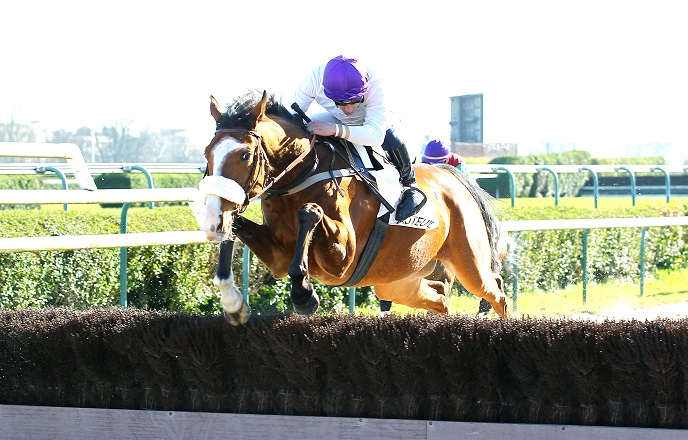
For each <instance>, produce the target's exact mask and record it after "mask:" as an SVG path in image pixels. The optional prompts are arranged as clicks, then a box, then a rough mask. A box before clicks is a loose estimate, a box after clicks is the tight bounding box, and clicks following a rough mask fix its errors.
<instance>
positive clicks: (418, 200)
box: [387, 144, 428, 222]
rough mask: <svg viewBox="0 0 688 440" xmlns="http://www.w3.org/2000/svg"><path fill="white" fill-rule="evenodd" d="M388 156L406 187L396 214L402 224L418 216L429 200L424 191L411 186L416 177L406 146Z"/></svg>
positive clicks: (390, 152) (402, 145) (389, 152)
mask: <svg viewBox="0 0 688 440" xmlns="http://www.w3.org/2000/svg"><path fill="white" fill-rule="evenodd" d="M387 156H388V157H389V160H390V161H391V162H392V164H393V165H394V167H395V168H396V169H397V171H399V181H400V182H401V184H402V185H403V186H404V188H403V189H402V190H401V191H402V192H401V200H399V204H398V205H397V209H396V214H395V218H396V219H397V221H399V222H401V221H404V220H406V219H407V218H409V217H411V216H412V215H414V214H417V213H418V211H420V209H421V208H422V207H423V205H425V202H427V201H428V198H427V197H425V194H423V191H421V190H420V189H419V188H418V187H416V186H411V185H412V184H414V183H416V175H415V173H414V172H413V165H411V158H410V157H409V154H408V150H407V149H406V145H404V144H401V146H400V147H398V148H395V149H393V150H388V151H387Z"/></svg>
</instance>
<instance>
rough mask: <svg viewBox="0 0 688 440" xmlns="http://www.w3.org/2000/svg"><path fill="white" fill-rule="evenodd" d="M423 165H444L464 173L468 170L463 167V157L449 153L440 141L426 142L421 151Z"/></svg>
mask: <svg viewBox="0 0 688 440" xmlns="http://www.w3.org/2000/svg"><path fill="white" fill-rule="evenodd" d="M421 160H422V162H423V163H429V164H437V163H446V164H448V165H451V166H453V167H456V168H458V169H459V171H462V172H464V173H468V170H467V169H466V167H465V166H464V162H463V157H461V156H460V155H458V154H456V153H452V152H451V151H449V148H447V147H445V146H444V145H442V141H437V140H432V141H430V142H428V144H427V145H426V146H425V150H424V151H423V158H422V159H421Z"/></svg>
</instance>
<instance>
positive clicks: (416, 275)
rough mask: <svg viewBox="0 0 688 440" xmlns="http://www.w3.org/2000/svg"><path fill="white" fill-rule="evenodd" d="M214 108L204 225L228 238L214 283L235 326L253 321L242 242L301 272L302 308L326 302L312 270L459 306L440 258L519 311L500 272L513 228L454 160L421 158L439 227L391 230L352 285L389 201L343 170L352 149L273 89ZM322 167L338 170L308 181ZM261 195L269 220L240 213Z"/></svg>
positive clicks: (294, 276) (418, 168) (210, 234)
mask: <svg viewBox="0 0 688 440" xmlns="http://www.w3.org/2000/svg"><path fill="white" fill-rule="evenodd" d="M210 113H211V115H212V117H213V118H214V120H215V123H216V129H215V134H214V136H213V138H212V140H211V142H210V143H209V144H208V146H207V147H206V148H205V158H206V159H207V162H208V167H207V176H206V177H204V178H203V179H202V180H201V183H200V184H199V189H200V190H201V192H202V193H203V194H204V195H205V196H206V199H205V207H204V211H203V212H204V213H203V216H202V219H201V220H200V221H201V222H202V227H203V229H204V231H205V232H206V235H207V238H208V240H210V241H216V242H220V243H221V244H220V258H219V262H218V267H217V273H216V275H215V278H214V280H213V282H214V284H215V285H216V286H217V287H218V288H219V290H220V291H221V305H222V308H223V310H224V312H225V314H226V317H227V318H228V320H229V322H230V323H231V324H233V325H240V324H244V323H246V322H247V321H248V319H249V317H250V313H251V312H250V307H249V305H248V304H247V302H246V301H245V300H244V299H243V296H242V295H241V292H240V290H239V289H238V288H237V287H236V285H235V283H234V277H233V273H232V266H231V261H232V258H233V250H234V241H235V240H236V238H238V239H240V240H241V241H242V242H243V243H244V244H245V245H246V246H248V247H249V249H250V250H251V251H252V252H253V253H254V254H255V255H256V256H257V258H258V259H260V260H261V261H262V262H263V263H264V264H265V265H266V266H267V267H268V268H269V269H270V271H271V272H272V274H273V275H274V276H275V277H276V278H282V277H285V276H287V275H289V276H290V278H291V281H292V288H291V300H292V303H293V305H294V308H295V310H296V311H297V312H298V313H300V314H304V315H309V314H312V313H314V312H315V311H316V310H317V308H318V306H319V298H318V296H317V294H316V292H315V291H314V287H313V285H312V284H311V283H310V281H309V277H313V278H315V279H317V280H319V281H320V282H322V283H323V284H325V285H330V286H341V285H349V286H351V287H357V286H373V288H374V291H375V294H376V295H377V296H378V298H380V299H384V300H390V301H393V302H395V303H398V304H403V305H406V306H409V307H412V308H419V309H426V310H428V311H429V312H432V313H436V314H445V313H448V312H449V305H448V304H449V303H448V296H449V290H448V289H447V283H446V282H442V281H435V280H431V279H428V278H426V276H428V275H430V274H431V273H432V272H433V270H434V269H435V267H436V262H437V261H441V262H442V264H443V265H444V266H445V267H446V270H448V271H450V273H451V274H452V275H455V276H456V277H457V278H458V280H459V281H460V282H461V284H463V286H464V287H465V288H466V290H467V291H469V292H471V293H472V294H474V295H476V296H477V297H479V298H482V299H485V300H487V301H488V302H489V303H490V304H491V306H492V307H493V308H494V310H495V311H496V312H497V314H499V315H500V316H501V317H504V318H506V317H508V308H507V300H506V296H505V294H504V289H503V281H502V278H501V276H500V274H499V272H500V269H501V259H500V255H499V254H500V249H503V248H504V246H503V243H504V234H500V231H499V227H498V221H497V218H496V212H495V207H494V204H493V203H492V202H493V199H492V198H491V196H490V195H489V194H487V193H486V192H485V191H484V190H482V189H481V188H480V187H479V186H478V185H477V183H475V181H474V180H473V179H471V178H469V177H466V176H465V175H464V174H463V173H461V172H459V171H458V170H456V168H454V167H450V166H442V165H425V164H417V165H415V174H416V180H417V184H418V187H419V188H420V189H421V190H423V192H424V193H425V194H426V195H427V196H428V201H427V203H426V207H425V208H423V209H428V210H429V211H428V212H430V213H432V215H434V216H436V218H438V219H439V222H438V225H437V226H436V227H435V228H434V229H430V230H426V229H412V228H407V227H402V226H399V225H390V226H389V228H387V230H386V234H385V235H384V238H383V240H382V241H381V245H380V247H379V250H378V252H377V255H376V256H375V257H374V259H372V263H371V265H370V266H369V268H368V270H367V272H365V274H364V275H363V276H362V279H360V280H358V281H356V282H354V283H352V284H346V283H347V281H349V280H350V278H351V276H352V274H353V273H354V272H355V269H356V268H357V265H358V263H359V260H360V259H361V255H362V253H363V251H364V248H365V246H366V243H367V242H368V239H369V237H371V236H373V228H374V227H375V226H376V218H377V214H378V210H379V207H380V203H381V202H380V201H379V200H378V199H377V198H376V197H375V195H374V190H371V189H370V186H369V185H367V184H366V183H365V182H364V181H363V179H362V178H359V177H355V176H354V177H347V176H339V177H336V176H335V175H334V174H332V170H340V169H346V168H349V167H352V165H351V164H350V163H347V162H346V160H345V159H343V157H344V156H342V155H341V154H336V153H337V151H338V150H339V149H341V148H343V145H339V144H338V143H337V142H336V141H337V140H335V142H326V141H324V140H323V139H320V138H318V139H316V138H315V137H313V139H311V137H310V135H309V133H308V131H307V130H306V129H305V126H304V123H303V120H302V118H301V117H300V116H298V115H295V114H293V113H291V112H290V111H289V110H288V109H287V108H286V107H284V106H283V105H282V104H281V103H280V102H279V101H278V100H277V99H276V98H275V96H274V95H271V94H268V93H267V92H265V91H264V92H263V93H262V96H260V94H259V93H254V92H249V93H247V94H246V95H244V96H242V97H240V98H238V99H237V100H236V101H235V102H234V103H232V104H231V105H229V106H228V107H227V111H225V112H223V111H221V110H220V108H219V106H218V103H217V101H216V99H215V98H214V97H213V96H211V97H210ZM328 139H330V140H334V138H328ZM314 173H330V175H331V176H332V177H331V178H326V179H325V180H320V181H317V182H315V183H312V184H304V183H303V182H304V181H305V180H306V177H308V176H312V175H314ZM295 187H298V188H299V189H298V190H296V191H290V190H293V189H294V188H295ZM257 197H260V202H261V209H262V214H263V222H262V224H258V223H255V222H253V221H251V220H249V219H246V218H245V217H243V216H242V215H241V213H242V212H243V211H244V210H245V209H246V207H247V206H248V204H249V202H250V201H252V200H254V199H256V198H257ZM449 287H451V285H450V286H449Z"/></svg>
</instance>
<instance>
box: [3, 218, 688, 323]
mask: <svg viewBox="0 0 688 440" xmlns="http://www.w3.org/2000/svg"><path fill="white" fill-rule="evenodd" d="M247 215H248V216H249V217H252V218H253V220H256V219H257V218H258V219H259V218H260V212H259V210H258V209H257V207H256V206H252V207H251V208H250V209H249V211H247ZM676 215H688V206H686V205H683V206H671V207H643V208H632V209H630V208H627V209H615V210H592V209H590V210H586V209H573V208H564V207H555V206H552V207H544V208H543V207H540V208H537V209H528V208H516V209H509V210H505V211H504V212H503V217H504V218H505V219H506V220H520V219H557V218H600V217H655V216H676ZM119 219H120V210H119V209H97V210H92V211H85V210H74V211H62V210H57V209H51V210H47V209H44V210H9V211H0V236H5V237H12V236H14V237H21V236H44V235H79V234H102V233H107V234H115V233H118V232H119ZM197 227H198V226H197V224H196V222H195V219H194V218H193V216H192V215H191V212H190V210H189V209H188V208H187V207H183V206H166V207H156V208H155V209H152V210H151V209H147V208H132V209H131V210H130V211H129V221H128V231H129V232H154V231H166V230H194V229H197ZM582 233H583V232H582V231H580V230H573V231H541V232H524V233H521V234H520V236H519V237H518V243H517V244H518V246H517V253H516V257H517V258H516V261H517V263H518V268H519V287H520V289H521V290H522V291H525V290H532V289H555V288H563V287H566V286H568V285H571V284H574V283H578V282H580V280H581V278H582V267H581V261H580V260H581V258H580V257H581V243H582ZM639 249H640V230H639V228H622V229H596V230H592V231H591V232H590V235H589V249H588V261H589V273H590V274H591V275H592V279H593V281H599V282H603V281H607V280H610V279H623V280H628V279H632V280H635V279H637V277H638V267H639V266H638V265H639V259H640V252H639ZM242 250H243V248H242V244H241V243H238V248H237V250H236V253H235V255H236V258H235V261H234V271H235V279H236V280H241V274H242V267H241V255H242ZM127 255H128V264H129V266H128V269H129V270H128V272H129V273H128V288H129V289H128V290H129V293H128V296H129V303H130V304H131V305H132V306H135V307H139V308H146V309H159V310H172V311H184V312H203V313H205V312H215V311H219V310H220V305H219V297H218V295H217V290H216V288H215V287H214V286H213V284H212V278H213V276H214V274H215V269H216V265H217V257H218V246H217V245H215V244H202V245H190V246H148V247H136V248H129V249H128V251H127ZM645 264H646V270H647V272H648V276H651V274H652V272H653V271H656V270H657V269H676V268H680V267H686V266H687V265H688V232H687V231H686V228H681V227H666V228H650V229H649V230H648V232H647V245H646V263H645ZM118 274H119V249H100V250H76V251H46V252H19V253H10V254H0V308H12V309H14V308H23V307H44V306H70V307H74V308H77V309H84V308H87V307H89V306H92V305H97V306H115V305H117V304H118V302H119V276H118ZM506 278H507V290H510V289H511V283H510V282H509V281H510V278H509V277H508V276H507V277H506ZM249 280H250V282H249V285H250V287H251V288H250V294H251V299H250V301H251V304H252V307H253V308H254V310H256V311H258V312H260V313H268V312H273V311H285V310H290V308H291V303H290V301H289V287H290V284H289V280H288V278H285V279H279V280H278V279H275V278H274V277H272V275H271V274H270V272H269V271H268V270H267V268H266V267H265V266H264V265H263V264H262V263H260V262H259V261H258V260H257V259H256V258H255V257H253V259H252V262H251V269H250V274H249ZM315 284H316V288H317V289H318V291H319V293H320V296H321V299H322V310H323V311H325V312H329V311H343V310H345V309H346V308H347V306H348V289H346V288H326V287H325V286H323V285H321V284H319V283H317V282H316V283H315ZM457 286H458V285H457ZM458 290H459V291H460V289H458ZM357 292H358V295H357V301H358V305H359V306H362V307H367V308H371V309H374V308H376V307H377V300H376V298H375V295H374V293H373V291H372V289H371V288H363V289H358V290H357Z"/></svg>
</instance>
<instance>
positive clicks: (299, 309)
mask: <svg viewBox="0 0 688 440" xmlns="http://www.w3.org/2000/svg"><path fill="white" fill-rule="evenodd" d="M318 307H320V298H318V295H317V294H316V293H315V292H313V294H312V295H311V297H310V298H309V299H308V301H306V302H305V303H304V304H294V310H296V313H298V314H299V315H303V316H310V315H312V314H313V313H315V312H317V311H318Z"/></svg>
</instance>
